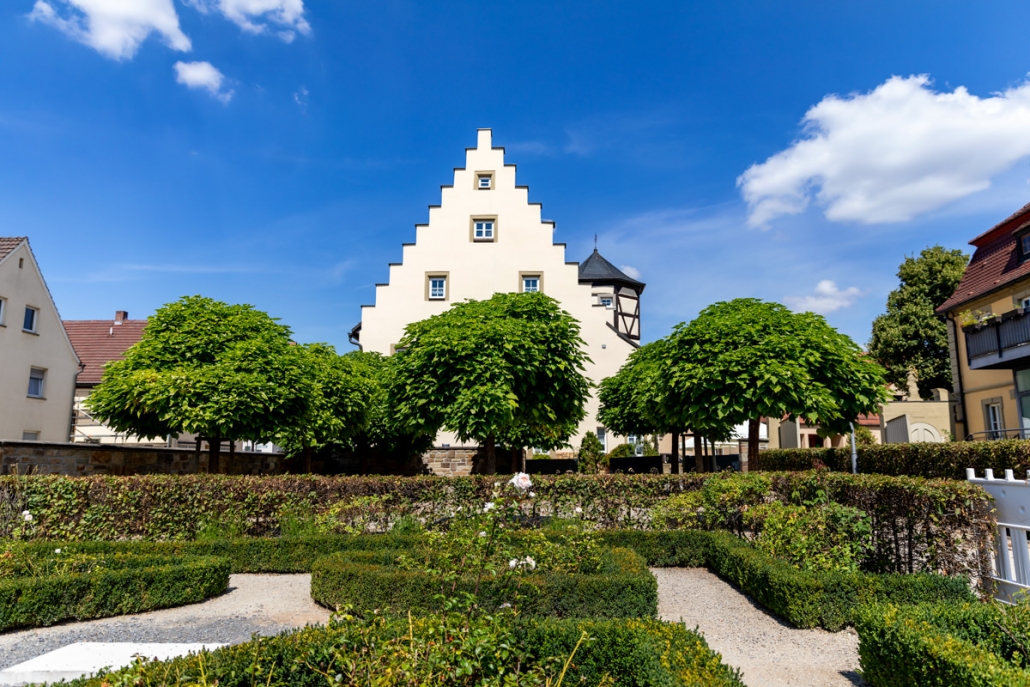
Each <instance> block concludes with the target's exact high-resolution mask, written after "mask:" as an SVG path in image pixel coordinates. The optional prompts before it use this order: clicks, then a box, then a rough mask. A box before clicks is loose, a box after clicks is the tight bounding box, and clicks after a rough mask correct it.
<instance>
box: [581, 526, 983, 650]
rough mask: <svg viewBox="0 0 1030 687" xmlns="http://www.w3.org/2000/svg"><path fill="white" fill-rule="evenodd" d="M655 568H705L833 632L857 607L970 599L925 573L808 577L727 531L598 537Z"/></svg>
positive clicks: (788, 615)
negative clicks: (630, 551) (624, 548)
mask: <svg viewBox="0 0 1030 687" xmlns="http://www.w3.org/2000/svg"><path fill="white" fill-rule="evenodd" d="M600 536H601V540H602V541H603V542H604V543H605V544H606V545H607V546H624V547H627V548H631V549H634V550H635V551H637V553H639V554H641V555H642V556H643V557H644V558H645V559H646V560H647V563H648V564H649V565H653V566H700V565H704V566H706V567H708V568H709V569H711V570H712V572H714V573H715V574H717V575H719V576H720V577H722V578H723V579H725V580H727V581H728V582H731V583H733V584H734V585H736V586H737V587H739V588H740V589H741V591H743V592H745V593H746V594H749V595H750V596H752V597H753V598H754V599H755V601H757V602H758V603H760V604H762V606H764V607H765V608H767V609H768V610H769V611H771V612H772V613H774V614H775V615H777V616H779V617H780V618H782V619H784V620H786V621H787V622H789V623H791V624H792V625H794V626H796V627H802V628H807V627H818V626H822V627H824V628H826V629H827V630H831V631H837V630H840V629H842V628H843V627H845V626H846V625H850V624H852V623H854V621H855V617H856V613H857V611H858V609H859V607H860V606H861V605H863V604H868V603H871V602H876V601H879V602H887V603H899V604H900V603H905V604H914V603H924V602H935V601H951V602H967V601H973V600H975V598H976V597H975V596H974V595H973V593H972V591H971V590H970V589H969V583H968V581H967V580H966V579H965V578H963V577H944V576H942V575H933V574H928V573H916V574H897V573H888V574H874V573H812V572H805V571H802V570H798V569H797V568H794V567H793V566H791V565H789V564H788V563H785V562H784V561H781V560H779V559H777V558H773V557H771V556H768V555H766V554H764V553H762V552H761V551H758V550H756V549H755V548H754V547H752V546H751V545H750V544H748V543H747V542H745V541H743V540H741V539H739V538H738V537H735V536H733V535H732V534H730V533H728V532H706V531H701V530H675V531H667V532H635V531H629V530H624V531H615V532H604V533H601V535H600Z"/></svg>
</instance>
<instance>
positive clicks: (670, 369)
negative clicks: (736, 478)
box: [653, 298, 887, 454]
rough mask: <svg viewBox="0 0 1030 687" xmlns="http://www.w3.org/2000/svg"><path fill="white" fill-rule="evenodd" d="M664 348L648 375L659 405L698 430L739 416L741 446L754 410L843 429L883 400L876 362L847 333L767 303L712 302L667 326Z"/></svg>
mask: <svg viewBox="0 0 1030 687" xmlns="http://www.w3.org/2000/svg"><path fill="white" fill-rule="evenodd" d="M667 346H668V348H667V350H666V352H665V355H663V356H662V360H661V364H660V369H659V373H658V374H657V375H656V376H655V377H654V378H653V379H654V381H655V383H656V385H659V386H660V387H661V388H660V389H658V391H657V392H656V396H655V397H656V399H657V401H658V402H660V403H661V404H662V411H661V412H662V413H663V414H664V415H665V416H666V417H669V418H672V419H674V420H676V421H677V424H678V425H679V426H681V427H694V428H701V429H702V431H703V430H704V429H705V428H718V427H732V426H734V425H738V424H741V423H744V422H748V423H749V424H750V428H751V429H752V430H754V431H751V432H749V435H750V436H749V438H750V439H751V442H750V443H749V454H750V453H751V452H752V451H757V448H758V445H757V434H758V432H757V429H758V427H757V425H758V420H759V418H761V417H774V418H780V417H783V416H785V415H790V416H794V417H801V418H804V419H805V420H806V421H808V422H811V423H815V424H819V425H820V426H821V427H822V428H824V429H827V430H829V431H832V432H835V433H838V434H843V433H845V432H847V431H848V429H849V423H850V422H851V421H852V420H854V419H855V418H856V417H858V416H859V415H860V414H863V413H871V412H877V411H878V410H879V405H880V403H882V402H883V401H884V400H886V398H887V392H886V389H885V381H884V373H883V369H882V368H881V367H880V366H879V365H878V364H877V363H876V362H875V361H874V360H872V359H871V358H870V357H868V356H866V355H864V354H863V353H862V351H861V350H860V349H859V347H858V346H857V345H856V344H855V342H854V341H852V340H851V339H850V338H848V337H847V336H845V335H843V334H840V333H839V332H837V331H836V330H835V329H833V328H832V327H830V326H829V325H828V324H827V323H826V320H824V319H823V318H822V317H821V316H819V315H815V314H813V313H792V312H791V311H789V310H788V309H787V308H785V307H783V306H782V305H779V304H777V303H766V302H763V301H760V300H757V299H752V298H741V299H737V300H733V301H729V302H722V303H716V304H714V305H711V306H709V307H708V308H705V310H703V311H702V312H701V314H700V315H698V317H697V318H696V319H695V320H693V321H692V322H690V323H689V324H679V325H677V326H676V327H675V328H674V329H673V332H672V334H671V335H670V336H669V338H668V344H667ZM709 431H711V430H709Z"/></svg>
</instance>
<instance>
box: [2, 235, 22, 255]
mask: <svg viewBox="0 0 1030 687" xmlns="http://www.w3.org/2000/svg"><path fill="white" fill-rule="evenodd" d="M25 240H26V238H25V237H24V236H0V260H3V259H4V258H6V257H7V256H8V255H9V254H10V252H11V251H12V250H14V249H15V248H17V247H18V246H20V245H21V243H22V241H25Z"/></svg>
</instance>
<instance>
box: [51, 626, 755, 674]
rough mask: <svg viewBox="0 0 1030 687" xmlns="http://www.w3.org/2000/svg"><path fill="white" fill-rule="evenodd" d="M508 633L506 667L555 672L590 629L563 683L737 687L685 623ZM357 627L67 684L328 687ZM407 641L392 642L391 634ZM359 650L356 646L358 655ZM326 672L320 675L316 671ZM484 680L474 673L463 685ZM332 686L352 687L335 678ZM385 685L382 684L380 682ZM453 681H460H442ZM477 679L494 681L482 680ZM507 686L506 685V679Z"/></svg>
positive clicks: (394, 658) (386, 639)
mask: <svg viewBox="0 0 1030 687" xmlns="http://www.w3.org/2000/svg"><path fill="white" fill-rule="evenodd" d="M481 624H484V623H483V621H482V620H481V619H474V620H473V621H472V628H471V633H470V634H476V633H477V632H480V631H481V628H480V625H481ZM511 625H512V626H513V630H514V635H515V637H516V639H517V642H518V644H519V645H520V646H519V647H505V655H507V656H509V659H508V662H509V664H512V663H514V660H513V659H514V657H515V656H516V655H518V654H522V655H524V656H525V657H526V658H527V660H526V661H525V663H523V668H524V669H528V668H531V667H533V666H535V665H541V664H544V663H546V662H548V659H556V660H551V661H550V666H551V669H550V670H551V672H552V673H555V674H556V673H557V672H559V671H560V670H561V667H562V666H563V665H564V662H565V660H566V659H567V658H568V656H569V655H570V654H571V653H572V650H573V649H574V648H575V646H576V643H577V642H578V641H579V639H580V637H581V635H582V632H583V631H584V630H585V631H587V632H588V633H589V635H590V638H591V641H588V642H584V643H583V644H582V645H580V647H579V649H578V650H577V651H576V654H575V656H574V660H573V661H572V662H571V663H570V665H569V670H568V672H567V674H566V675H565V678H564V681H563V683H562V684H564V685H598V684H602V679H604V678H605V676H609V677H610V678H611V680H612V681H611V682H610V683H607V684H611V685H612V686H613V687H638V686H639V685H654V686H655V687H743V682H741V680H740V676H739V672H738V671H737V670H734V669H733V668H730V667H728V666H726V665H725V664H723V663H722V662H721V657H720V656H719V654H717V653H715V652H714V651H712V650H711V649H709V648H708V645H707V644H706V643H705V640H704V638H703V637H701V635H699V634H698V633H696V632H694V631H692V630H688V629H687V628H686V627H685V626H683V625H681V624H674V623H664V622H660V621H657V620H641V619H609V620H569V619H566V620H560V619H553V618H525V617H520V618H513V619H511ZM354 627H355V623H353V622H351V623H346V622H342V623H335V622H331V623H330V624H329V625H328V626H325V627H321V626H319V627H308V628H305V629H303V630H298V631H294V632H287V633H283V634H281V635H279V636H276V637H261V638H256V639H254V640H252V641H250V642H246V643H243V644H236V645H233V646H229V647H224V648H222V649H218V650H216V651H213V652H204V653H203V654H200V655H190V656H184V657H180V658H175V659H172V660H169V661H155V662H151V663H147V664H138V665H136V666H131V667H128V668H124V669H121V670H119V671H116V672H114V673H108V674H101V675H99V676H96V677H93V678H87V679H81V680H75V681H72V682H71V683H70V684H71V685H72V686H73V687H101V685H123V684H124V685H131V684H164V685H168V687H180V686H181V687H185V686H186V685H196V684H218V685H219V687H253V685H254V684H255V683H259V684H274V685H290V687H325V685H326V684H337V683H335V682H329V681H327V677H326V674H325V673H327V672H329V671H330V670H331V671H332V672H336V671H337V670H341V668H342V667H341V666H337V665H332V666H330V665H327V663H328V661H327V659H328V658H329V657H332V656H334V653H335V652H336V651H338V650H339V649H340V647H354V648H357V643H356V642H355V641H354ZM425 627H426V623H425V621H423V620H421V619H419V618H417V617H416V618H414V620H413V621H412V625H409V619H408V618H407V617H404V618H382V619H380V624H379V625H377V626H376V627H375V630H374V631H373V633H372V635H367V636H365V637H364V639H365V640H366V642H368V641H370V640H371V646H368V644H366V646H368V649H369V650H370V653H371V654H375V655H370V653H369V652H366V653H364V654H362V656H363V659H364V660H367V661H369V662H375V661H377V663H376V665H377V666H379V667H380V669H381V670H380V674H381V675H382V676H384V677H385V676H386V675H387V670H389V669H391V668H392V669H396V668H398V667H400V666H401V665H402V664H403V663H405V662H407V663H409V664H410V663H411V661H409V660H408V659H409V658H410V656H408V655H406V654H405V653H404V648H405V647H406V646H407V644H408V642H407V637H408V636H409V632H412V631H413V632H414V633H415V634H416V635H419V634H420V633H421V632H422V631H424V628H425ZM397 638H401V639H402V640H403V641H401V642H399V643H395V644H390V640H391V639H392V640H396V639H397ZM378 647H390V648H393V649H394V650H396V653H395V654H393V655H383V654H376V649H377V648H378ZM355 653H357V651H356V652H355ZM318 671H322V672H318ZM473 683H474V684H480V682H479V680H477V679H476V676H474V675H470V676H469V678H468V680H467V681H466V682H461V683H460V684H473ZM338 684H343V685H347V684H352V683H350V682H349V681H346V680H341V682H340V683H338ZM383 684H386V682H385V681H384V682H383ZM448 684H458V683H448ZM482 684H499V682H494V681H489V682H488V681H486V680H484V681H483V682H482ZM506 684H507V683H506Z"/></svg>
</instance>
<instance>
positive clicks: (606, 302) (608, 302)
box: [597, 296, 615, 308]
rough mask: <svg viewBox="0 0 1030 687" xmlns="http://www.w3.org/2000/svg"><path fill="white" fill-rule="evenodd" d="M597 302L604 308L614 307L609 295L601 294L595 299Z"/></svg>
mask: <svg viewBox="0 0 1030 687" xmlns="http://www.w3.org/2000/svg"><path fill="white" fill-rule="evenodd" d="M597 302H598V303H600V304H601V305H603V306H604V307H606V308H612V307H615V306H614V305H613V304H612V297H611V296H601V297H600V298H599V299H597Z"/></svg>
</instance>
